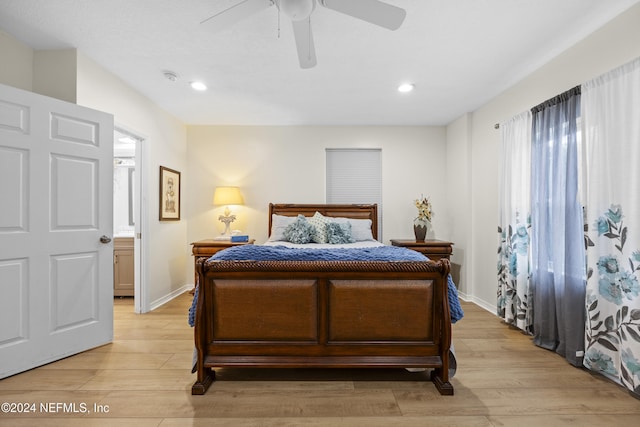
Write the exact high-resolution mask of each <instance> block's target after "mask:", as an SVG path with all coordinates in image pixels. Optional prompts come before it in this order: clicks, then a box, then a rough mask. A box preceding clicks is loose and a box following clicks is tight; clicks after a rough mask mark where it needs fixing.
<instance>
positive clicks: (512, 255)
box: [497, 111, 533, 333]
mask: <svg viewBox="0 0 640 427" xmlns="http://www.w3.org/2000/svg"><path fill="white" fill-rule="evenodd" d="M500 134H501V138H502V149H501V155H502V158H501V166H500V175H501V176H500V223H499V225H498V237H499V247H498V295H497V315H498V316H499V317H501V318H502V319H503V320H504V321H505V322H506V323H508V324H511V325H514V326H516V327H518V328H520V329H522V330H523V331H525V332H527V333H531V332H532V330H533V320H532V308H533V307H532V305H531V302H532V301H533V299H532V296H531V289H530V268H531V253H530V230H531V209H530V204H531V203H530V198H531V192H530V189H531V184H530V182H531V112H530V111H526V112H524V113H521V114H520V115H518V116H515V117H513V118H512V119H511V120H509V121H507V122H505V123H501V124H500Z"/></svg>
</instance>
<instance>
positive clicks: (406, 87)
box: [398, 83, 415, 93]
mask: <svg viewBox="0 0 640 427" xmlns="http://www.w3.org/2000/svg"><path fill="white" fill-rule="evenodd" d="M414 87H415V85H414V84H413V83H403V84H401V85H400V86H398V92H402V93H407V92H411V91H412V90H413V88H414Z"/></svg>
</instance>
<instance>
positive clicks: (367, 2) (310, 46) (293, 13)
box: [201, 0, 406, 68]
mask: <svg viewBox="0 0 640 427" xmlns="http://www.w3.org/2000/svg"><path fill="white" fill-rule="evenodd" d="M316 3H319V4H320V5H321V6H324V7H326V8H327V9H331V10H335V11H336V12H340V13H344V14H345V15H349V16H352V17H354V18H357V19H361V20H363V21H366V22H369V23H371V24H374V25H378V26H380V27H383V28H387V29H389V30H397V29H398V28H399V27H400V25H402V22H403V21H404V18H405V16H406V12H405V10H404V9H401V8H399V7H397V6H393V5H390V4H387V3H384V2H381V1H378V0H243V1H241V2H239V3H238V4H236V5H234V6H231V7H230V8H228V9H226V10H224V11H222V12H220V13H218V14H216V15H213V16H211V17H210V18H207V19H205V20H204V21H202V22H201V24H203V25H206V26H207V27H209V28H211V29H212V30H214V31H219V30H223V29H225V28H229V27H231V26H232V25H233V24H235V23H236V22H238V21H240V20H242V19H244V18H246V17H248V16H250V15H253V14H255V13H258V12H260V11H262V10H263V9H267V8H269V7H271V6H276V7H277V8H278V10H279V11H280V12H282V13H283V14H284V15H286V16H287V17H289V18H290V19H291V22H292V24H293V34H294V37H295V40H296V48H297V49H298V60H299V62H300V67H301V68H312V67H314V66H315V65H316V63H317V61H316V51H315V46H314V43H313V33H312V32H311V14H312V13H313V11H314V10H315V8H316Z"/></svg>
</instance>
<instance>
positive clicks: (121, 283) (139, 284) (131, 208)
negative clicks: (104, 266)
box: [113, 125, 148, 313]
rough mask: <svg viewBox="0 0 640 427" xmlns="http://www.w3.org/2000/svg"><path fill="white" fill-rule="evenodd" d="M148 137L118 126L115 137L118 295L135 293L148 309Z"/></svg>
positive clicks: (137, 305)
mask: <svg viewBox="0 0 640 427" xmlns="http://www.w3.org/2000/svg"><path fill="white" fill-rule="evenodd" d="M143 144H144V139H143V138H142V137H140V136H139V135H136V134H135V133H133V132H131V131H129V130H126V129H124V128H122V127H119V126H117V125H116V126H115V128H114V140H113V180H114V181H113V198H114V200H113V237H114V297H115V298H130V297H132V298H131V299H132V302H133V304H132V306H133V310H134V312H136V313H144V312H146V311H148V310H147V309H145V306H146V303H145V301H146V299H145V298H144V295H145V287H144V280H143V278H144V275H143V260H144V259H145V257H144V247H143V245H142V235H143V233H142V229H143V228H144V227H143V226H144V224H143V221H144V215H143V210H144V207H143V197H142V195H143V194H144V193H143V180H142V177H143V176H144V175H143V173H142V166H143V159H142V157H143V149H142V148H143Z"/></svg>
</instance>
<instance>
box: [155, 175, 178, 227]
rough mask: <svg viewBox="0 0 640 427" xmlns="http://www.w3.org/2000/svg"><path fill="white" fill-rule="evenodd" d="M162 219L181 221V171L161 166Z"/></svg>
mask: <svg viewBox="0 0 640 427" xmlns="http://www.w3.org/2000/svg"><path fill="white" fill-rule="evenodd" d="M159 208H160V221H180V172H178V171H176V170H173V169H169V168H167V167H165V166H160V206H159Z"/></svg>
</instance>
